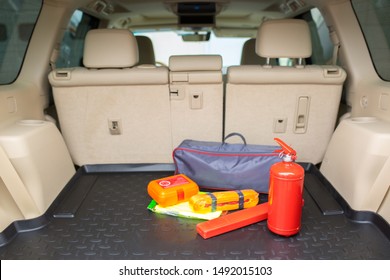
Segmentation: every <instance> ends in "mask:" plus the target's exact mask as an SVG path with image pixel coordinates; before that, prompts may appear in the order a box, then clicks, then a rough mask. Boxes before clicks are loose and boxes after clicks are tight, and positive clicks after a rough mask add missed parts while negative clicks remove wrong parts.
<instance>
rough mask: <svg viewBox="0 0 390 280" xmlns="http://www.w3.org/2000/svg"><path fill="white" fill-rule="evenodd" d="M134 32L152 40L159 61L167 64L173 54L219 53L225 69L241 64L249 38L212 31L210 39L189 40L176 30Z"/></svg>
mask: <svg viewBox="0 0 390 280" xmlns="http://www.w3.org/2000/svg"><path fill="white" fill-rule="evenodd" d="M134 34H135V35H143V36H147V37H149V38H150V39H151V40H152V42H153V48H154V52H155V57H156V61H157V62H161V63H163V64H165V65H167V64H168V61H169V57H170V56H171V55H191V54H219V55H221V56H222V61H223V68H224V69H226V68H227V67H228V66H230V65H239V64H240V60H241V52H242V47H243V45H244V43H245V41H246V40H248V39H249V38H243V37H242V38H231V37H217V36H215V35H214V34H213V33H211V34H210V39H209V40H208V41H200V42H188V41H184V40H183V39H182V36H181V34H180V33H177V32H175V31H162V32H134Z"/></svg>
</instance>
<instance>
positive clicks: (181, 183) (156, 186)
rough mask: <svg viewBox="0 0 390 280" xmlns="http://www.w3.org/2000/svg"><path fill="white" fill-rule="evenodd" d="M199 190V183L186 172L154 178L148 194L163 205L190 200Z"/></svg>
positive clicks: (149, 185) (150, 183)
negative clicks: (186, 174)
mask: <svg viewBox="0 0 390 280" xmlns="http://www.w3.org/2000/svg"><path fill="white" fill-rule="evenodd" d="M198 192H199V187H198V185H197V184H196V183H195V182H194V181H192V180H191V179H190V178H188V177H187V176H185V175H184V174H178V175H174V176H169V177H165V178H161V179H157V180H153V181H150V182H149V184H148V194H149V195H150V196H151V197H152V198H153V199H154V200H155V201H156V202H157V203H158V204H159V205H160V206H162V207H167V206H172V205H176V204H178V203H181V202H185V201H188V200H189V199H190V197H192V196H193V195H195V194H197V193H198Z"/></svg>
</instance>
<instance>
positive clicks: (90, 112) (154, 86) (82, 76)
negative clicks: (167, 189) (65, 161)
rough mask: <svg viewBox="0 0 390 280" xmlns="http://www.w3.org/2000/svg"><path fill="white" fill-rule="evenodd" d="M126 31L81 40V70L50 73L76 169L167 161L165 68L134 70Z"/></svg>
mask: <svg viewBox="0 0 390 280" xmlns="http://www.w3.org/2000/svg"><path fill="white" fill-rule="evenodd" d="M137 63H138V48H137V42H136V39H135V38H134V36H133V34H132V33H130V32H129V31H127V30H118V29H99V30H91V31H89V32H88V34H87V37H86V40H85V49H84V65H85V68H81V67H80V68H69V69H56V70H54V71H52V72H51V73H50V74H49V80H50V83H51V85H52V87H53V95H54V100H55V104H56V107H57V110H58V116H59V121H60V125H61V130H62V133H63V136H64V138H65V141H66V144H67V146H68V148H69V151H70V153H71V155H72V158H73V161H74V163H75V164H77V165H84V164H98V163H140V162H147V163H164V162H171V161H172V159H171V151H172V142H171V126H170V113H169V112H170V100H169V87H168V69H167V68H166V67H154V66H151V65H148V66H138V67H134V65H136V64H137Z"/></svg>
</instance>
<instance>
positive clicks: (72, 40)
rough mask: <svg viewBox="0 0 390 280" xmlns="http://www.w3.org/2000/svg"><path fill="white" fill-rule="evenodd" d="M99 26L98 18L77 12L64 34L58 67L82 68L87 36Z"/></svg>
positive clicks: (57, 62)
mask: <svg viewBox="0 0 390 280" xmlns="http://www.w3.org/2000/svg"><path fill="white" fill-rule="evenodd" d="M98 25H99V20H98V19H97V18H95V17H92V16H90V15H88V14H85V13H83V12H82V11H79V10H76V11H75V12H74V13H73V15H72V17H71V18H70V21H69V23H68V28H67V29H66V31H65V33H64V37H63V39H62V42H61V49H60V55H59V57H58V59H57V61H56V67H58V68H67V67H76V66H82V61H83V50H84V40H85V35H86V34H87V32H88V31H89V30H91V29H95V28H97V27H98Z"/></svg>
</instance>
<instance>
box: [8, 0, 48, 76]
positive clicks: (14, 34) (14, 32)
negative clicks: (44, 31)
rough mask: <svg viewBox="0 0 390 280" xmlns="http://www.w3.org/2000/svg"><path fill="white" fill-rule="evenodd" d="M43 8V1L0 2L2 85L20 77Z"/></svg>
mask: <svg viewBox="0 0 390 280" xmlns="http://www.w3.org/2000/svg"><path fill="white" fill-rule="evenodd" d="M41 7H42V1H41V0H29V1H27V0H25V1H23V0H0V84H10V83H12V82H14V81H15V80H16V78H17V77H18V75H19V72H20V69H21V66H22V64H23V60H24V56H25V53H26V50H27V46H28V43H29V41H30V37H31V34H32V32H33V30H34V26H35V23H36V21H37V18H38V15H39V12H40V10H41Z"/></svg>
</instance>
